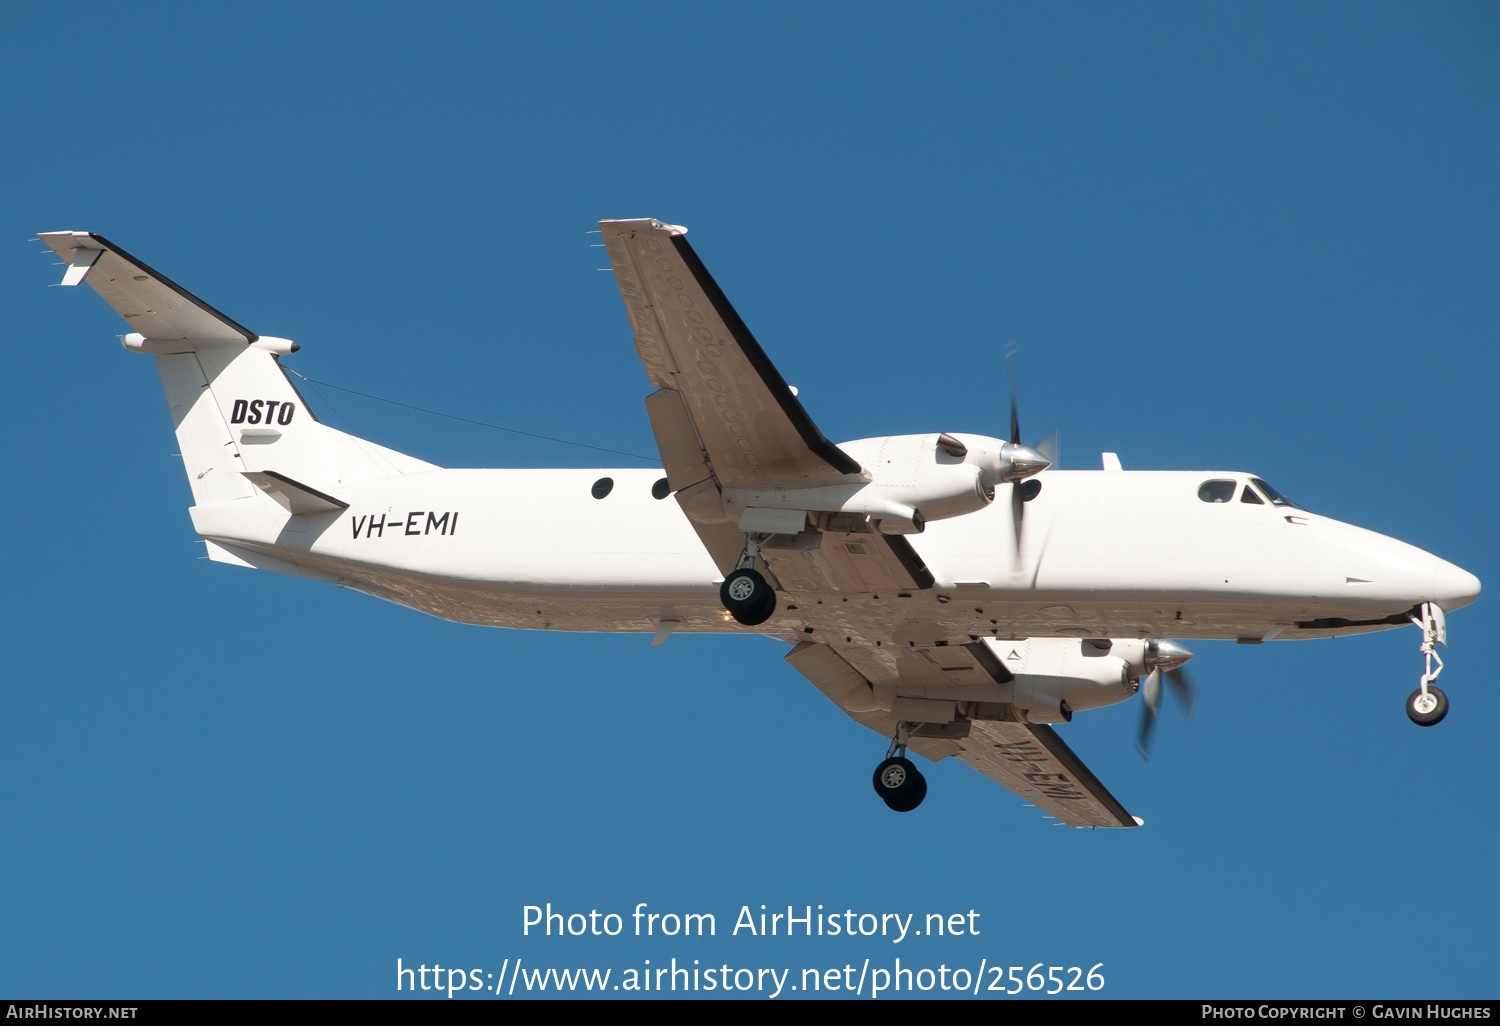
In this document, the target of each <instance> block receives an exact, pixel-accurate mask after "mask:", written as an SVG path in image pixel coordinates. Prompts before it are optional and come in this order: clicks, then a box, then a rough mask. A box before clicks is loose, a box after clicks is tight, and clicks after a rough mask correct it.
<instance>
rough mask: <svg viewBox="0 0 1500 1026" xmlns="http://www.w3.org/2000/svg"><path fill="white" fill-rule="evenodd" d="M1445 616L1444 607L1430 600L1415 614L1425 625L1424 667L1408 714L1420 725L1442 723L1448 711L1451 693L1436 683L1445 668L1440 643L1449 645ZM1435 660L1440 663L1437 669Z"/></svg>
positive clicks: (1409, 700)
mask: <svg viewBox="0 0 1500 1026" xmlns="http://www.w3.org/2000/svg"><path fill="white" fill-rule="evenodd" d="M1444 620H1445V618H1444V616H1443V611H1442V609H1440V608H1438V607H1437V606H1435V605H1433V604H1432V603H1430V602H1424V603H1423V604H1422V617H1421V619H1418V618H1417V617H1415V616H1414V617H1412V618H1411V622H1412V623H1414V624H1416V625H1417V626H1418V627H1420V628H1422V655H1423V657H1424V668H1423V673H1422V681H1421V686H1420V687H1418V688H1417V690H1415V691H1413V692H1412V693H1411V694H1410V695H1409V696H1408V697H1407V699H1406V715H1407V717H1408V718H1410V720H1411V721H1412V722H1413V723H1415V724H1416V725H1417V726H1419V727H1431V726H1433V725H1434V724H1437V723H1441V722H1442V721H1443V717H1444V716H1447V715H1448V696H1447V695H1445V694H1443V692H1442V691H1441V690H1440V689H1438V688H1436V687H1434V686H1433V684H1432V682H1433V681H1435V680H1437V679H1438V674H1440V673H1442V672H1443V659H1442V657H1441V656H1440V655H1438V654H1437V646H1438V645H1442V646H1443V647H1444V648H1447V647H1448V627H1447V624H1446V623H1445V622H1444ZM1433 663H1436V664H1437V667H1436V669H1434V668H1433Z"/></svg>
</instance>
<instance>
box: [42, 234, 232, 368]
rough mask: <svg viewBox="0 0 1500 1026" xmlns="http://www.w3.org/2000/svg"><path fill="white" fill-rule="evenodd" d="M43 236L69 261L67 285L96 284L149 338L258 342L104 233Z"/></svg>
mask: <svg viewBox="0 0 1500 1026" xmlns="http://www.w3.org/2000/svg"><path fill="white" fill-rule="evenodd" d="M39 238H41V240H42V241H43V242H45V243H46V244H47V245H48V246H51V247H52V251H53V252H54V253H56V254H57V255H58V256H60V257H61V258H62V259H63V261H64V262H66V263H67V265H68V270H67V271H66V273H65V274H64V275H63V280H62V284H63V285H78V284H80V283H83V282H87V283H88V284H89V285H92V286H93V288H94V291H95V292H97V293H99V295H100V296H102V297H103V298H104V301H105V302H106V303H108V304H109V305H110V306H112V307H114V310H115V313H117V314H119V315H120V316H121V317H123V318H125V320H126V321H127V322H128V323H129V324H130V326H131V327H132V328H134V329H135V330H136V331H138V332H140V333H141V334H142V335H144V336H146V337H147V338H149V339H163V340H170V339H181V338H191V339H200V340H212V339H219V340H224V341H234V342H254V341H255V340H256V339H257V337H258V336H257V335H256V334H255V333H254V332H253V331H251V330H250V329H249V328H246V327H243V326H242V325H240V324H237V323H235V322H234V321H232V320H230V319H229V318H228V317H225V316H224V315H223V314H221V313H219V311H217V310H215V309H214V308H213V307H211V306H209V305H208V304H207V303H205V302H204V301H203V300H201V299H199V298H198V297H197V296H195V295H193V294H192V293H191V292H188V291H187V290H186V289H184V288H183V287H182V286H180V285H178V284H177V283H176V282H174V281H172V279H170V278H168V277H167V276H166V275H164V274H160V273H158V272H157V271H153V270H152V269H151V268H149V267H147V266H146V265H145V264H143V263H141V261H139V260H137V259H136V258H135V257H133V256H131V255H130V254H129V253H127V252H125V251H124V250H123V249H121V248H120V247H119V246H116V245H115V244H114V243H112V242H110V241H109V240H108V239H106V238H104V237H103V236H102V235H94V234H93V233H91V232H43V233H42V234H41V235H40V236H39Z"/></svg>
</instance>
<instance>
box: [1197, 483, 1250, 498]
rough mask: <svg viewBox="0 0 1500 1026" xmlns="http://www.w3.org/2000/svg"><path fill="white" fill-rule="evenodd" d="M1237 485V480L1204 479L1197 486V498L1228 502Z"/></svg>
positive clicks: (1232, 496) (1238, 484)
mask: <svg viewBox="0 0 1500 1026" xmlns="http://www.w3.org/2000/svg"><path fill="white" fill-rule="evenodd" d="M1239 486H1240V483H1239V482H1238V481H1204V482H1203V483H1202V484H1201V485H1199V486H1198V498H1200V499H1202V500H1203V501H1204V502H1229V501H1231V500H1233V499H1234V490H1235V489H1236V488H1238V487H1239Z"/></svg>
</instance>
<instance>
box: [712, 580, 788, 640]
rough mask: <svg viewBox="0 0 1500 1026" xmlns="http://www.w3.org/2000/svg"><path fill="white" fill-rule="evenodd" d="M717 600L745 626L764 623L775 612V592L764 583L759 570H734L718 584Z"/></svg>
mask: <svg viewBox="0 0 1500 1026" xmlns="http://www.w3.org/2000/svg"><path fill="white" fill-rule="evenodd" d="M719 601H720V602H722V603H723V604H724V608H725V609H726V610H728V611H729V615H730V616H732V617H734V618H735V619H736V620H738V621H739V622H740V623H742V624H744V625H745V626H746V627H754V626H755V625H756V624H761V623H765V622H766V621H767V620H769V619H770V618H771V614H772V613H774V612H776V592H775V591H773V590H772V588H771V586H770V585H769V584H767V583H766V579H765V578H764V577H762V576H761V574H760V571H758V570H752V569H748V568H746V569H741V570H736V571H734V572H733V573H732V574H730V575H729V576H728V577H726V578H724V583H723V584H721V585H719Z"/></svg>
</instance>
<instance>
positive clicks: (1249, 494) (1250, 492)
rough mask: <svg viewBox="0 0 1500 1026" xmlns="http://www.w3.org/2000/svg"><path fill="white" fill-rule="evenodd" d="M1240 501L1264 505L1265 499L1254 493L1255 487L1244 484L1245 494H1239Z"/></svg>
mask: <svg viewBox="0 0 1500 1026" xmlns="http://www.w3.org/2000/svg"><path fill="white" fill-rule="evenodd" d="M1240 501H1241V502H1248V503H1250V504H1251V505H1254V506H1264V505H1265V504H1266V500H1265V499H1262V498H1261V497H1260V496H1259V495H1256V494H1255V489H1254V488H1251V487H1250V486H1249V485H1246V486H1245V494H1244V495H1241V496H1240Z"/></svg>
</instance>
